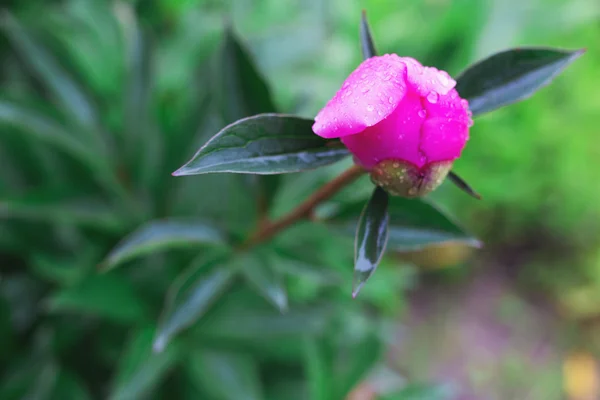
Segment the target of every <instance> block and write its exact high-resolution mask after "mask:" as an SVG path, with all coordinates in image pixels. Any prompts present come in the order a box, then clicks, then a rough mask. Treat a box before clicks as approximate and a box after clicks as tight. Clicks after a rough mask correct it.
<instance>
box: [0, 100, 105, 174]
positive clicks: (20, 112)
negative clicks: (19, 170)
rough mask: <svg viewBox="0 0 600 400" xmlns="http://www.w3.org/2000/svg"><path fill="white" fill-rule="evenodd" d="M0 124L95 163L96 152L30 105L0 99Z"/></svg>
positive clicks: (84, 162)
mask: <svg viewBox="0 0 600 400" xmlns="http://www.w3.org/2000/svg"><path fill="white" fill-rule="evenodd" d="M0 124H1V125H2V126H5V127H12V128H15V129H18V130H19V132H20V133H22V134H25V135H30V136H31V137H34V138H36V139H37V140H40V141H42V142H45V143H48V144H50V145H52V146H54V147H55V148H57V149H60V150H62V151H64V152H65V153H68V154H70V155H71V156H73V158H75V159H77V160H79V161H80V162H81V163H82V164H83V165H96V164H97V163H96V162H95V161H94V160H96V159H97V154H94V152H93V149H91V148H88V147H86V146H85V145H84V143H83V142H81V140H80V138H79V137H77V136H76V135H75V134H73V133H72V132H70V131H68V130H67V129H66V128H65V127H64V126H62V125H61V124H59V123H58V122H56V121H54V120H53V119H52V118H49V117H48V116H46V115H43V114H41V113H40V112H38V111H37V110H35V109H34V108H32V107H28V106H25V105H22V104H20V103H19V102H16V101H13V100H10V99H6V98H3V99H0Z"/></svg>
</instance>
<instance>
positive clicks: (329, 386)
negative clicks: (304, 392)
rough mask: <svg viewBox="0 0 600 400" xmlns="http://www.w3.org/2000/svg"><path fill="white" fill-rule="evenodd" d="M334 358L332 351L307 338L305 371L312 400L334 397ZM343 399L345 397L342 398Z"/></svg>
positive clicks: (319, 341) (323, 343)
mask: <svg viewBox="0 0 600 400" xmlns="http://www.w3.org/2000/svg"><path fill="white" fill-rule="evenodd" d="M333 370H334V368H333V357H332V354H331V349H330V348H329V346H328V345H327V344H326V343H325V342H324V341H323V340H319V339H317V338H307V339H305V341H304V371H305V374H306V378H307V383H308V386H309V390H310V398H311V399H314V400H329V399H333V398H337V397H334V396H333V392H334V391H335V388H334V379H333ZM340 398H343V397H340Z"/></svg>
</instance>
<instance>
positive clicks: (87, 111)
mask: <svg viewBox="0 0 600 400" xmlns="http://www.w3.org/2000/svg"><path fill="white" fill-rule="evenodd" d="M0 27H1V28H2V30H4V32H5V33H6V35H7V37H8V39H9V40H10V41H11V43H12V44H13V47H14V49H15V50H16V51H18V52H19V53H20V55H21V56H22V57H23V58H24V60H25V61H26V62H27V66H28V67H29V68H30V69H31V70H32V71H33V72H34V73H35V74H36V75H37V76H38V77H39V78H40V80H41V81H42V82H43V83H44V84H45V85H46V87H47V88H48V89H49V90H50V92H51V93H52V95H53V96H54V97H55V98H56V100H57V101H58V103H59V104H60V105H61V106H62V109H63V110H64V111H65V112H66V113H68V114H69V116H70V117H71V118H73V119H74V120H75V121H78V123H79V124H80V125H82V126H87V127H90V126H93V125H95V123H96V121H97V116H96V110H95V109H94V107H93V105H92V103H91V102H90V100H89V99H88V98H87V96H86V95H85V93H84V91H83V90H82V89H81V88H80V87H79V86H78V85H77V83H76V82H75V80H74V79H73V78H72V77H71V76H69V74H68V72H67V71H65V70H64V69H63V68H62V67H61V65H60V63H59V62H58V60H57V59H56V58H55V57H54V55H52V54H51V53H50V52H48V50H47V49H46V48H44V46H43V45H41V44H40V43H39V42H38V41H37V40H36V39H35V38H34V36H33V35H32V34H31V33H30V32H29V31H28V30H27V29H26V28H25V27H24V26H23V25H21V23H20V22H19V21H18V20H17V19H15V18H14V17H13V16H12V15H11V14H10V13H8V12H4V13H3V14H2V16H1V19H0Z"/></svg>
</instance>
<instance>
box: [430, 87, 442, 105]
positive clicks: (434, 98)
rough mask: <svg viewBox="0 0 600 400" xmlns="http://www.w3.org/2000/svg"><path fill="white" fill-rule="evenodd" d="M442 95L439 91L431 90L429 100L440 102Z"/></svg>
mask: <svg viewBox="0 0 600 400" xmlns="http://www.w3.org/2000/svg"><path fill="white" fill-rule="evenodd" d="M439 97H440V95H439V94H437V92H435V91H433V90H432V91H431V92H429V94H428V95H427V101H428V102H430V103H431V104H435V103H437V102H438V99H439Z"/></svg>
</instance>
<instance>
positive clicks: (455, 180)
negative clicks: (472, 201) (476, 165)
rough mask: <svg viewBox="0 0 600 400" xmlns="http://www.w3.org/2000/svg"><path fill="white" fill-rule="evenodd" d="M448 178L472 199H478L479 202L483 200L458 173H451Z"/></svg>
mask: <svg viewBox="0 0 600 400" xmlns="http://www.w3.org/2000/svg"><path fill="white" fill-rule="evenodd" d="M448 178H450V181H452V183H454V184H455V185H456V186H458V188H459V189H461V190H462V191H463V192H465V193H466V194H468V195H469V196H471V197H474V198H476V199H477V200H481V195H480V194H479V193H477V192H476V191H475V190H473V188H472V187H471V186H469V184H468V183H467V182H465V181H464V180H463V179H462V178H461V177H460V176H458V175H457V174H456V173H454V172H452V171H450V173H449V174H448Z"/></svg>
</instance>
